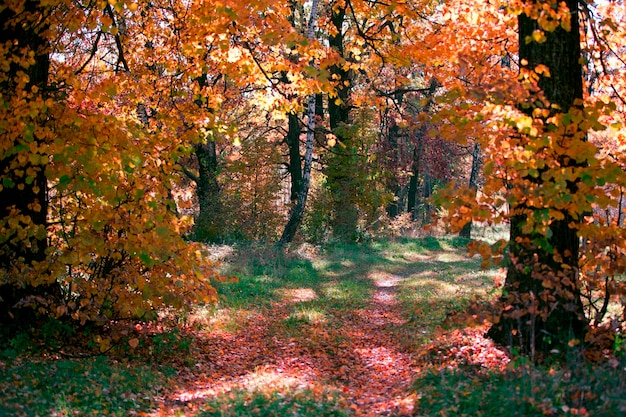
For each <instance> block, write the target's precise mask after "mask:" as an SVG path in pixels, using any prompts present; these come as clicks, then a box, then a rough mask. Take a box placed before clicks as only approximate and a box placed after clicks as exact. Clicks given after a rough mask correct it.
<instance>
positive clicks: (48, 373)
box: [0, 356, 164, 416]
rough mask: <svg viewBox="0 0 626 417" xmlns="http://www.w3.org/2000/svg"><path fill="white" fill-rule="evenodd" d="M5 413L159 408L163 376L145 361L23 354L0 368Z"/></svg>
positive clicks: (0, 404)
mask: <svg viewBox="0 0 626 417" xmlns="http://www.w3.org/2000/svg"><path fill="white" fill-rule="evenodd" d="M0 370H1V371H0V393H1V394H0V395H1V401H0V415H2V416H15V415H25V416H37V415H39V416H44V415H58V416H65V415H105V414H106V415H113V416H127V415H129V414H130V413H137V412H140V411H144V412H145V411H149V410H151V409H153V408H154V407H156V403H157V400H156V398H158V396H159V393H160V391H161V390H162V387H163V385H162V384H163V383H164V377H163V375H162V374H160V373H158V372H155V371H153V370H152V369H151V368H149V367H148V366H146V365H143V364H132V365H131V364H130V363H126V364H123V363H118V362H115V361H113V360H110V359H107V358H105V357H103V356H99V357H94V358H89V359H80V360H79V359H75V360H69V359H62V360H40V359H37V360H35V359H28V358H23V359H20V360H14V361H13V363H11V364H7V363H4V366H3V367H2V368H0Z"/></svg>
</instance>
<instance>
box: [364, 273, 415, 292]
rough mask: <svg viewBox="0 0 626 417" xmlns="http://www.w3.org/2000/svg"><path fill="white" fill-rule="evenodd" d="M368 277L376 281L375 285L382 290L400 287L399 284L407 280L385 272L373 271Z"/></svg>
mask: <svg viewBox="0 0 626 417" xmlns="http://www.w3.org/2000/svg"><path fill="white" fill-rule="evenodd" d="M367 277H368V278H369V279H371V280H372V281H374V285H376V286H377V287H380V288H392V287H395V286H397V285H398V283H399V282H402V281H404V280H405V279H406V278H403V277H401V276H398V275H394V274H390V273H388V272H384V271H372V272H370V273H369V274H368V276H367Z"/></svg>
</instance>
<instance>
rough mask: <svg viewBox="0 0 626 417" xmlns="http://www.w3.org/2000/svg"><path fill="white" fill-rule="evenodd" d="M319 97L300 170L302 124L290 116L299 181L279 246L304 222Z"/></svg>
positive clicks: (310, 106)
mask: <svg viewBox="0 0 626 417" xmlns="http://www.w3.org/2000/svg"><path fill="white" fill-rule="evenodd" d="M318 5H319V0H313V2H312V4H311V15H310V18H309V26H308V28H307V39H308V40H313V39H314V38H315V25H316V22H317V10H318ZM318 97H319V95H311V96H310V97H309V100H308V102H307V114H306V115H307V125H306V142H305V151H304V166H303V167H302V171H300V124H299V122H298V119H297V118H295V120H293V121H292V119H291V115H290V118H289V133H292V134H293V136H294V137H293V138H292V140H295V142H296V145H295V148H296V150H297V159H298V162H297V168H298V178H299V181H298V187H297V190H296V194H295V204H294V205H293V207H292V208H291V213H289V220H288V221H287V224H286V225H285V229H284V230H283V234H282V235H281V237H280V239H279V240H278V242H277V246H278V247H282V246H284V245H286V244H288V243H290V242H291V241H292V240H293V238H294V237H295V235H296V232H297V231H298V227H300V223H302V218H303V217H304V210H305V209H306V201H307V198H308V196H309V186H310V185H311V167H312V164H313V147H314V145H315V131H316V122H317V120H316V118H317V113H318V111H319V110H320V106H319V99H318ZM292 123H295V124H296V126H295V127H294V128H293V129H294V130H293V132H292ZM296 132H297V135H296ZM291 162H293V159H291V160H290V163H291ZM292 187H293V184H292ZM293 192H294V190H293V188H292V196H291V197H292V200H293V199H294V195H293Z"/></svg>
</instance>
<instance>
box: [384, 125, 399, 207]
mask: <svg viewBox="0 0 626 417" xmlns="http://www.w3.org/2000/svg"><path fill="white" fill-rule="evenodd" d="M399 136H400V127H399V126H398V125H397V124H396V123H395V122H393V121H392V122H391V126H389V129H388V132H387V142H388V143H389V154H388V158H389V160H390V161H391V164H392V166H393V167H396V166H397V165H398V160H399V156H398V153H399V149H398V145H399V144H398V140H399ZM387 187H389V189H390V190H393V195H394V199H393V201H392V202H391V203H389V204H388V205H387V207H386V208H385V210H386V211H387V216H389V218H391V219H395V218H396V217H398V215H399V214H400V213H401V212H402V207H401V205H400V204H401V193H402V188H403V187H402V186H401V185H400V181H399V180H398V177H397V175H393V176H392V177H391V178H389V180H388V182H387Z"/></svg>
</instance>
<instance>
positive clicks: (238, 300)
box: [0, 237, 626, 416]
mask: <svg viewBox="0 0 626 417" xmlns="http://www.w3.org/2000/svg"><path fill="white" fill-rule="evenodd" d="M466 243H467V241H466V240H463V239H458V238H433V237H428V238H423V239H408V238H406V239H405V238H397V239H389V240H378V241H372V242H369V243H368V244H364V245H340V244H333V245H331V246H328V247H325V248H323V249H318V250H316V251H313V252H311V253H309V254H308V255H307V254H300V253H299V252H297V251H291V252H289V253H286V254H285V253H281V252H277V251H276V250H275V249H274V248H272V247H263V246H253V245H248V246H242V247H237V248H236V252H237V256H234V257H232V258H231V259H230V260H229V261H228V262H227V263H226V264H225V266H224V272H225V273H226V274H228V275H235V276H237V277H238V281H236V282H223V283H216V287H217V290H218V292H219V294H220V301H219V303H218V304H217V305H214V306H202V307H198V309H197V311H196V312H194V313H193V314H192V315H190V317H189V318H187V319H185V320H183V324H185V325H188V324H191V325H192V327H191V329H193V331H194V332H196V333H187V332H185V331H184V330H182V328H181V329H180V330H179V329H177V328H171V329H166V331H163V332H161V333H156V334H151V336H150V337H149V338H148V339H142V340H141V344H140V346H139V348H140V349H143V350H142V352H145V353H146V355H145V357H142V356H141V355H140V354H134V356H133V353H132V352H130V351H129V352H128V353H129V355H128V356H129V357H128V358H123V357H119V356H118V359H117V360H114V359H113V358H105V357H96V358H83V359H72V360H69V359H63V360H52V359H43V358H44V357H45V355H44V353H45V351H46V348H45V347H41V346H46V345H47V346H49V347H52V348H56V347H57V346H58V344H57V340H62V339H63V338H64V337H73V338H76V337H78V336H77V335H75V334H73V333H72V332H71V329H68V328H66V327H65V326H64V325H63V324H62V323H57V322H50V323H48V324H47V325H46V327H45V328H44V329H42V331H41V332H40V333H41V334H40V336H41V337H42V338H43V339H44V342H45V343H43V344H41V343H39V342H38V341H37V339H36V338H37V335H36V333H33V332H25V333H23V334H19V335H17V336H15V337H14V338H12V339H11V340H9V341H7V343H5V345H4V347H3V348H2V350H0V416H3V415H25V416H36V415H41V416H44V415H103V414H110V415H120V416H122V415H130V414H133V413H138V412H148V413H149V412H150V411H151V410H154V409H155V408H157V407H158V406H159V401H162V400H160V398H162V396H163V389H164V388H163V387H168V386H172V384H176V383H177V381H176V377H177V370H178V369H179V368H176V367H185V368H187V370H192V372H191V373H193V372H194V371H195V370H196V363H195V359H194V353H196V352H200V349H201V348H200V347H199V345H197V343H198V339H199V338H201V337H202V334H203V332H204V333H205V334H206V333H208V332H212V331H214V330H219V332H220V333H219V334H221V333H223V332H226V333H232V334H236V333H239V332H245V331H246V330H247V329H248V326H249V325H251V324H257V322H256V321H257V320H259V319H260V318H261V319H262V318H264V317H267V316H268V315H269V314H268V313H270V312H275V309H277V308H280V315H279V316H278V320H275V321H273V322H271V323H267V333H266V335H267V337H268V338H269V339H268V340H271V339H277V340H283V341H285V340H288V341H290V342H291V341H292V342H294V343H295V344H296V345H298V346H301V347H302V349H304V350H306V351H308V352H321V353H322V354H321V355H320V357H327V358H328V360H335V359H338V358H336V357H335V355H336V352H337V349H336V346H339V345H344V344H349V343H350V337H351V336H350V335H349V334H346V333H345V331H344V329H343V327H342V326H343V325H344V323H345V320H346V318H349V317H351V316H352V315H353V314H355V312H356V311H359V310H363V309H366V308H367V307H368V305H369V304H370V303H371V302H372V297H373V295H374V293H375V291H376V289H377V288H376V282H375V281H376V280H377V279H378V280H381V282H385V283H386V284H385V285H393V286H394V292H395V294H396V300H397V301H398V303H399V304H398V305H399V309H400V313H401V314H402V315H403V318H404V319H405V321H404V322H403V323H401V324H398V325H396V326H393V327H392V328H391V331H392V332H393V334H394V337H395V339H396V342H397V343H399V344H400V345H401V346H403V347H405V348H406V349H408V350H410V351H411V352H415V353H418V354H419V353H420V352H423V351H424V349H430V348H427V345H428V344H432V343H436V342H438V341H437V340H434V338H435V335H441V334H442V330H441V329H442V328H443V332H449V331H452V330H453V329H454V327H455V326H456V327H459V326H463V324H462V323H456V322H452V323H451V324H447V323H446V322H444V319H445V318H446V317H447V316H448V315H449V314H450V313H454V312H463V311H464V310H466V309H467V307H468V305H470V303H472V302H475V301H476V300H481V299H488V298H490V297H492V296H493V295H495V294H494V289H493V281H494V278H495V277H496V275H498V274H502V272H499V271H498V270H496V269H492V270H487V271H482V270H480V268H479V265H480V259H478V258H473V259H468V258H467V256H465V251H464V247H465V245H466ZM68 332H69V334H68ZM264 337H265V336H264ZM619 341H620V342H621V343H623V344H624V345H626V343H624V342H623V339H619ZM442 342H443V343H444V344H446V343H447V344H451V343H456V341H455V340H452V341H449V340H447V339H445V340H443V341H442ZM622 349H624V348H623V347H622ZM434 352H435V353H434V354H436V349H435V350H434ZM130 356H132V358H130ZM417 356H419V355H416V357H417ZM183 358H189V360H183ZM129 359H130V360H132V362H129ZM433 362H437V361H436V360H434V361H433ZM429 366H430V368H429ZM436 366H438V365H437V364H435V363H433V364H431V363H425V364H424V365H423V367H422V370H423V372H422V373H421V374H420V376H419V377H418V378H417V380H416V381H415V383H414V386H413V392H414V393H415V395H416V397H417V398H418V399H419V400H418V401H417V402H416V413H415V414H416V415H420V416H441V415H443V416H501V415H512V416H516V415H520V416H521V415H526V416H534V415H543V414H544V413H547V415H564V416H569V415H575V414H574V413H576V412H578V415H584V413H582V409H583V408H584V409H585V410H587V411H588V412H589V415H592V416H596V415H597V416H611V415H624V413H626V403H625V401H626V400H624V398H626V382H625V379H624V378H623V375H624V370H625V369H626V354H624V353H622V356H621V363H615V362H612V363H611V364H610V365H589V364H585V363H584V362H583V361H581V360H578V361H572V363H571V364H566V365H563V366H562V367H561V368H555V369H550V368H546V367H529V366H524V367H518V368H517V369H511V370H508V371H506V372H502V373H500V372H495V371H494V372H492V373H489V372H487V371H486V370H484V369H482V368H481V367H480V366H479V365H467V366H466V365H460V366H459V367H456V368H452V369H445V370H441V369H439V368H438V367H436ZM318 382H319V385H320V387H322V388H320V391H315V392H314V391H311V390H301V389H294V388H285V389H278V388H276V387H272V389H270V390H267V389H265V390H259V389H258V388H254V389H253V388H250V389H243V388H239V389H235V390H234V391H231V392H229V393H227V394H224V395H220V396H216V397H208V398H206V399H205V400H202V402H199V403H198V404H199V406H200V410H201V411H199V415H202V416H281V415H291V416H347V415H350V411H351V409H350V407H349V405H350V404H346V400H345V397H344V396H343V393H342V392H341V391H339V392H337V391H334V390H333V389H332V388H330V387H328V386H324V383H323V382H320V381H318ZM332 382H333V380H332V379H330V383H332ZM316 386H317V385H316Z"/></svg>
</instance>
